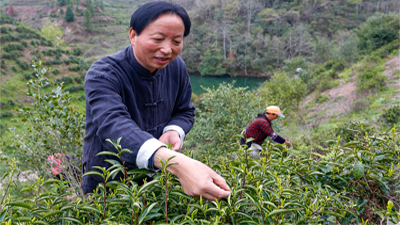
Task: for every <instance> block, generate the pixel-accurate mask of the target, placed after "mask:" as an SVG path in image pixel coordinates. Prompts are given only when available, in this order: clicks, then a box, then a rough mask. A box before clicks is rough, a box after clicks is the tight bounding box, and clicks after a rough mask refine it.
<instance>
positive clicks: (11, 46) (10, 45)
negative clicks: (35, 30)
mask: <svg viewBox="0 0 400 225" xmlns="http://www.w3.org/2000/svg"><path fill="white" fill-rule="evenodd" d="M3 50H4V51H5V52H11V51H14V50H18V51H23V50H24V46H22V45H21V44H13V43H8V44H5V45H4V46H3Z"/></svg>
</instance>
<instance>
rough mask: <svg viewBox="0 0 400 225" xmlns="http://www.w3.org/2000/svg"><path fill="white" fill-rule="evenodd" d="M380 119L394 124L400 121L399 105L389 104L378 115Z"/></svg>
mask: <svg viewBox="0 0 400 225" xmlns="http://www.w3.org/2000/svg"><path fill="white" fill-rule="evenodd" d="M380 121H383V122H384V123H387V124H396V123H399V122H400V105H394V106H391V107H390V108H388V109H385V110H384V111H383V113H382V115H381V117H380Z"/></svg>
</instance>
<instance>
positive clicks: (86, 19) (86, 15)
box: [83, 9, 93, 30]
mask: <svg viewBox="0 0 400 225" xmlns="http://www.w3.org/2000/svg"><path fill="white" fill-rule="evenodd" d="M83 26H84V27H85V28H86V29H87V30H92V29H93V21H92V15H91V14H90V12H89V10H87V9H85V11H83Z"/></svg>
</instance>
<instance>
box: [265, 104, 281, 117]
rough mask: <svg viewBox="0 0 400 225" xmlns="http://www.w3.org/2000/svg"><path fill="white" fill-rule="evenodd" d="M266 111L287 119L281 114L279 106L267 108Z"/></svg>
mask: <svg viewBox="0 0 400 225" xmlns="http://www.w3.org/2000/svg"><path fill="white" fill-rule="evenodd" d="M266 110H267V111H266V112H267V113H273V114H276V115H278V116H280V117H283V118H285V116H284V115H283V114H282V113H281V109H280V108H279V107H278V106H274V105H271V106H268V107H267V108H266Z"/></svg>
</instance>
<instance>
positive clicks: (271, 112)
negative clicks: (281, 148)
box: [240, 106, 292, 157]
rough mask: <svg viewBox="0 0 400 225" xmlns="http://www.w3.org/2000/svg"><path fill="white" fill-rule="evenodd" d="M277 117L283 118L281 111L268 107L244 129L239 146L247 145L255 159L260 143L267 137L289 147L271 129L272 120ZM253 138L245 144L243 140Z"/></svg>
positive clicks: (287, 143) (287, 142)
mask: <svg viewBox="0 0 400 225" xmlns="http://www.w3.org/2000/svg"><path fill="white" fill-rule="evenodd" d="M278 116H280V117H282V118H285V116H284V115H283V114H282V113H281V109H280V108H279V107H278V106H268V107H267V108H266V111H265V113H260V114H258V116H257V119H255V120H254V121H253V122H252V123H251V124H250V126H248V127H246V128H245V130H244V131H243V132H242V135H243V137H242V138H241V139H240V144H242V145H243V144H247V146H248V147H249V149H250V150H252V152H251V153H250V154H251V155H252V156H253V157H257V156H258V154H259V153H260V151H261V150H262V147H261V145H262V143H264V141H265V139H266V138H267V137H269V138H271V139H272V140H273V141H275V142H277V143H279V144H286V145H288V146H291V145H292V144H291V143H290V142H289V141H286V140H285V139H284V138H282V137H281V136H279V135H278V134H277V133H275V132H274V130H273V129H272V124H271V122H272V120H274V119H276V118H278ZM249 138H253V140H252V141H248V142H247V143H246V141H245V140H247V139H249Z"/></svg>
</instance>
